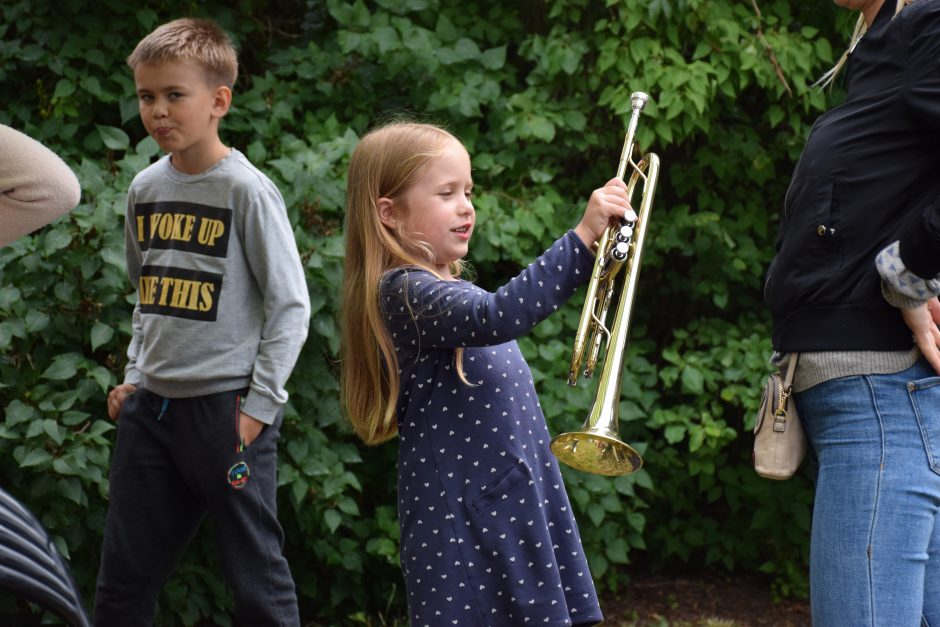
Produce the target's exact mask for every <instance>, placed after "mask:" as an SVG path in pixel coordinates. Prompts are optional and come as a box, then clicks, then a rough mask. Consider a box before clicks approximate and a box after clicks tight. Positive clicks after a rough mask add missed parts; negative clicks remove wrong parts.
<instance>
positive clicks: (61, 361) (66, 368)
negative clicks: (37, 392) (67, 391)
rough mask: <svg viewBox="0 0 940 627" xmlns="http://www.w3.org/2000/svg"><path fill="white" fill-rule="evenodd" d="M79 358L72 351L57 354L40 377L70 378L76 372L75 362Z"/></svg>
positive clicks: (59, 379)
mask: <svg viewBox="0 0 940 627" xmlns="http://www.w3.org/2000/svg"><path fill="white" fill-rule="evenodd" d="M79 359H80V357H79V356H77V355H75V354H73V353H66V354H65V355H58V356H57V357H56V358H55V360H54V361H53V362H52V365H51V366H49V367H48V368H46V371H45V372H43V373H42V378H43V379H53V380H56V381H62V380H65V379H71V378H72V377H74V376H75V374H76V373H77V372H78V367H77V362H78V360H79Z"/></svg>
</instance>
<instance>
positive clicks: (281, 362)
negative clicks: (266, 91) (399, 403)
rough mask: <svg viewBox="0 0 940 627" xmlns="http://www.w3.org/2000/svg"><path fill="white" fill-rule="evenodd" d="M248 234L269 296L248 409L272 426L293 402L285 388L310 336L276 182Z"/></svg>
mask: <svg viewBox="0 0 940 627" xmlns="http://www.w3.org/2000/svg"><path fill="white" fill-rule="evenodd" d="M244 232H245V250H246V251H248V257H249V261H248V262H249V265H250V266H251V272H252V275H253V276H254V278H255V280H256V281H257V282H258V286H259V287H260V289H261V293H262V294H263V295H264V317H265V320H264V325H263V327H262V329H261V342H260V344H259V349H258V357H257V359H255V364H254V368H253V369H252V374H251V383H250V385H249V391H248V395H247V396H246V397H245V403H244V405H242V411H244V412H245V413H246V414H248V415H249V416H251V417H253V418H256V419H257V420H260V421H261V422H263V423H266V424H271V423H272V422H274V419H275V418H276V417H277V412H278V410H279V409H280V408H281V406H282V405H283V404H284V403H286V402H287V391H286V390H285V389H284V386H285V384H286V383H287V380H288V378H289V377H290V373H291V371H292V370H293V369H294V364H295V363H296V361H297V357H298V356H299V355H300V350H301V348H303V345H304V342H305V341H306V339H307V329H308V326H309V324H310V296H309V294H308V292H307V279H306V277H305V276H304V269H303V265H302V264H301V261H300V255H299V253H298V252H297V242H296V240H295V239H294V233H293V231H292V230H291V226H290V220H288V217H287V209H286V208H285V206H284V200H283V198H282V197H281V194H280V192H278V191H277V189H276V188H274V186H273V184H270V185H268V186H266V187H265V188H264V189H263V190H262V191H261V192H259V193H258V194H257V196H256V197H255V199H254V202H252V204H251V207H250V209H249V211H248V212H247V213H246V216H245V231H244Z"/></svg>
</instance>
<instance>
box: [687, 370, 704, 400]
mask: <svg viewBox="0 0 940 627" xmlns="http://www.w3.org/2000/svg"><path fill="white" fill-rule="evenodd" d="M682 388H683V390H685V391H686V392H689V393H691V394H701V393H702V392H703V391H704V389H705V378H704V377H703V376H702V371H701V370H699V369H698V368H695V367H693V366H686V367H685V368H683V369H682Z"/></svg>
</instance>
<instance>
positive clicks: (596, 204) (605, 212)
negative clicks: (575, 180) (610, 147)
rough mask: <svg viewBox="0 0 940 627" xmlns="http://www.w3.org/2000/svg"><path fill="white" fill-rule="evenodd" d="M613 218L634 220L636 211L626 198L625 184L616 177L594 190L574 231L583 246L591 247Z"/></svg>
mask: <svg viewBox="0 0 940 627" xmlns="http://www.w3.org/2000/svg"><path fill="white" fill-rule="evenodd" d="M613 218H627V219H628V220H636V213H634V211H633V208H632V207H631V206H630V201H629V200H628V199H627V185H626V183H624V182H623V181H622V180H621V179H619V178H616V177H615V178H612V179H610V180H609V181H607V183H606V184H605V185H604V186H603V187H601V188H600V189H595V190H594V192H593V193H592V194H591V197H590V199H588V204H587V208H586V209H585V210H584V215H583V216H582V217H581V222H579V223H578V226H576V227H575V229H574V232H575V234H576V235H577V236H578V237H580V238H581V241H582V242H584V245H585V246H587V247H588V248H593V246H594V244H595V243H596V242H597V240H599V239H600V237H601V235H603V234H604V230H605V229H606V228H607V227H608V225H609V224H610V221H611V219H613Z"/></svg>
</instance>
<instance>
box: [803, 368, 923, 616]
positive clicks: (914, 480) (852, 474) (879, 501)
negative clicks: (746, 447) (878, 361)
mask: <svg viewBox="0 0 940 627" xmlns="http://www.w3.org/2000/svg"><path fill="white" fill-rule="evenodd" d="M794 398H795V399H796V405H797V409H798V410H799V413H800V418H801V419H802V421H803V426H804V428H805V430H806V435H807V438H808V439H809V442H810V444H811V445H812V447H813V449H814V450H815V452H816V456H817V458H818V460H819V475H818V478H817V484H816V499H815V505H814V509H813V531H812V538H811V548H810V596H811V606H812V615H813V624H814V625H819V626H824V627H834V626H842V625H844V626H846V627H859V626H863V625H864V626H872V627H883V626H888V625H890V626H891V627H905V626H907V627H916V626H918V625H929V626H932V627H940V515H938V511H940V377H938V376H936V373H935V372H933V370H932V369H931V368H930V366H929V365H928V364H927V362H926V361H924V360H923V359H922V360H920V361H918V362H917V363H916V364H915V365H914V366H912V367H911V368H909V369H908V370H905V371H903V372H899V373H896V374H889V375H868V376H853V377H844V378H841V379H834V380H831V381H827V382H825V383H822V384H820V385H817V386H815V387H813V388H810V389H809V390H806V391H804V392H800V393H799V394H796V395H795V397H794Z"/></svg>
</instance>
